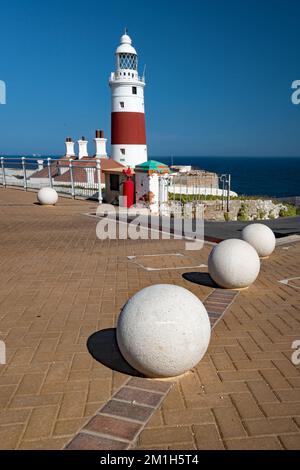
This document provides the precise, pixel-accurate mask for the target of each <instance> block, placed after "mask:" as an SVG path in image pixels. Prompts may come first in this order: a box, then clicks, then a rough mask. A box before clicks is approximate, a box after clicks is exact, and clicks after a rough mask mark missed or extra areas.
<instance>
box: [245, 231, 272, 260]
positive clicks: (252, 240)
mask: <svg viewBox="0 0 300 470" xmlns="http://www.w3.org/2000/svg"><path fill="white" fill-rule="evenodd" d="M242 239H243V240H244V241H245V242H247V243H249V244H250V245H251V246H253V248H255V250H256V251H257V254H258V256H260V257H261V258H266V257H268V256H270V255H271V254H272V253H273V251H274V250H275V245H276V238H275V235H274V233H273V231H272V230H271V229H270V228H269V227H267V226H266V225H264V224H250V225H247V227H245V228H244V229H243V231H242Z"/></svg>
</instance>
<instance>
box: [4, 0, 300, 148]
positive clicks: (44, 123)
mask: <svg viewBox="0 0 300 470" xmlns="http://www.w3.org/2000/svg"><path fill="white" fill-rule="evenodd" d="M125 26H127V27H128V29H129V34H130V35H131V36H132V38H133V41H134V45H135V47H136V48H137V50H138V52H139V56H140V68H141V70H140V71H142V68H143V65H144V64H147V73H146V79H147V88H146V100H145V104H146V119H147V135H148V145H149V153H150V155H151V156H159V155H160V156H163V155H164V156H169V155H174V156H179V155H181V156H183V155H189V156H214V155H233V156H244V155H248V156H258V155H266V156H269V155H270V156H271V155H274V156H276V155H278V156H295V155H298V156H299V155H300V138H299V135H300V105H299V106H295V105H293V104H292V103H291V99H290V96H291V93H292V91H291V83H292V81H293V80H296V79H300V55H299V44H300V2H299V1H298V0H285V1H283V0H260V1H258V0H185V1H177V0H151V1H150V0H148V1H145V0H139V1H135V0H131V1H128V0H122V1H121V0H111V1H109V2H107V1H102V0H98V1H96V0H85V1H80V0H60V1H59V0H44V1H40V0H39V1H38V0H10V1H7V2H6V1H5V2H4V0H2V1H1V3H0V80H4V81H5V82H6V85H7V104H6V105H5V106H3V105H0V154H32V153H40V154H45V155H46V154H63V153H64V140H65V137H66V136H69V135H70V136H72V137H73V138H74V139H78V138H79V137H80V136H82V135H85V136H86V137H87V138H88V139H89V141H90V145H89V150H90V152H92V151H93V145H92V138H93V137H94V130H95V129H96V128H100V129H102V128H103V129H104V130H105V132H106V135H107V136H108V137H110V89H109V86H108V78H109V75H110V72H111V71H113V69H114V52H115V49H116V47H117V45H118V43H119V38H120V35H121V34H122V32H123V30H124V27H125Z"/></svg>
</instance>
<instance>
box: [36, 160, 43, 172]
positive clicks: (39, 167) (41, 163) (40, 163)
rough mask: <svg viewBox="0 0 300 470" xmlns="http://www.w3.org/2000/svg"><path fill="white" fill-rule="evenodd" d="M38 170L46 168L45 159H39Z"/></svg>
mask: <svg viewBox="0 0 300 470" xmlns="http://www.w3.org/2000/svg"><path fill="white" fill-rule="evenodd" d="M37 164H38V171H41V170H42V169H43V168H44V160H37Z"/></svg>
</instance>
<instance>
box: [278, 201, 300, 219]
mask: <svg viewBox="0 0 300 470" xmlns="http://www.w3.org/2000/svg"><path fill="white" fill-rule="evenodd" d="M285 206H286V209H280V212H279V217H295V216H296V215H299V214H300V210H299V208H297V207H296V206H293V205H292V204H285Z"/></svg>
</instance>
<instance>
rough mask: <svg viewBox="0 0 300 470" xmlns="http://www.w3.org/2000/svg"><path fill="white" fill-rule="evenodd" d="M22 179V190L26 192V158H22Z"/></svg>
mask: <svg viewBox="0 0 300 470" xmlns="http://www.w3.org/2000/svg"><path fill="white" fill-rule="evenodd" d="M22 167H23V177H24V190H25V191H27V178H26V158H25V157H22Z"/></svg>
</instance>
